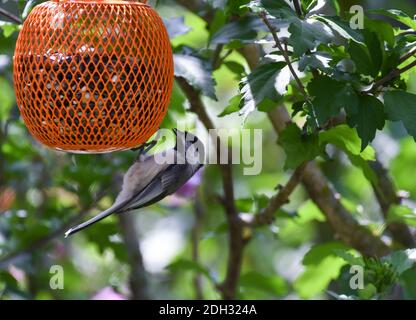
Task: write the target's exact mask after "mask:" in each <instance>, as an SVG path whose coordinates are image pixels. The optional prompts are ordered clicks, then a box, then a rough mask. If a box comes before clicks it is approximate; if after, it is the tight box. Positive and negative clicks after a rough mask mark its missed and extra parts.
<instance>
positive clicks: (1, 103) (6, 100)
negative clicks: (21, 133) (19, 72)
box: [0, 77, 15, 120]
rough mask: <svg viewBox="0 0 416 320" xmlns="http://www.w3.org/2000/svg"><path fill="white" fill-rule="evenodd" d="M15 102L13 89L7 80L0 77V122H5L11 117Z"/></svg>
mask: <svg viewBox="0 0 416 320" xmlns="http://www.w3.org/2000/svg"><path fill="white" fill-rule="evenodd" d="M14 100H15V98H14V91H13V88H12V87H11V86H10V84H9V82H8V81H7V80H6V79H5V78H3V77H0V120H4V119H6V118H7V117H8V116H9V112H10V108H11V107H12V106H13V103H14Z"/></svg>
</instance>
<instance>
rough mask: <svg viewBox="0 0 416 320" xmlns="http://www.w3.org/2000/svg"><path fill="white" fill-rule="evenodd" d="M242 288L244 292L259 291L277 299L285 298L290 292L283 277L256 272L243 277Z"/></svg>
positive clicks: (241, 279)
mask: <svg viewBox="0 0 416 320" xmlns="http://www.w3.org/2000/svg"><path fill="white" fill-rule="evenodd" d="M240 287H241V288H242V289H243V290H250V291H251V290H253V289H254V290H259V291H262V292H265V293H267V294H270V295H272V296H277V297H280V296H284V295H285V294H287V292H288V286H287V284H286V281H285V280H284V279H283V278H282V277H279V276H275V275H264V274H262V273H259V272H255V271H250V272H247V273H245V274H243V275H241V277H240Z"/></svg>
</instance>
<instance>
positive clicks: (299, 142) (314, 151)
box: [279, 123, 321, 169]
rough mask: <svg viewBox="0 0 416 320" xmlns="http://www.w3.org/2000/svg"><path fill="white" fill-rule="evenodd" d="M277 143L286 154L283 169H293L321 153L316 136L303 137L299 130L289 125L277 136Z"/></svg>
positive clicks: (292, 124) (294, 125) (295, 126)
mask: <svg viewBox="0 0 416 320" xmlns="http://www.w3.org/2000/svg"><path fill="white" fill-rule="evenodd" d="M279 143H280V145H281V146H282V147H283V149H284V150H285V153H286V161H285V168H286V169H295V168H296V167H298V166H299V165H300V164H302V163H303V162H305V161H309V160H312V159H314V158H315V157H317V156H318V155H319V154H320V153H321V148H320V146H319V139H318V136H317V135H303V134H302V131H301V130H300V128H299V127H298V126H297V125H296V124H294V123H291V124H289V125H288V126H287V127H286V128H285V129H284V130H283V131H282V132H281V133H280V135H279Z"/></svg>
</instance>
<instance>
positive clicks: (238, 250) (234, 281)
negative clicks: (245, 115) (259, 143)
mask: <svg viewBox="0 0 416 320" xmlns="http://www.w3.org/2000/svg"><path fill="white" fill-rule="evenodd" d="M176 81H177V83H178V84H179V86H180V87H181V89H182V91H183V92H184V94H185V96H186V97H187V99H188V101H189V104H190V110H191V111H192V112H194V113H195V114H196V115H197V116H198V118H199V120H200V121H201V122H202V124H203V125H204V126H205V128H206V129H207V130H210V129H214V128H215V127H214V123H213V122H212V120H211V118H210V117H209V116H208V114H207V112H206V109H205V106H204V104H203V102H202V100H201V97H200V94H199V93H198V92H197V91H196V90H195V89H194V88H193V87H192V86H191V85H189V84H188V82H186V80H185V79H183V78H180V77H177V78H176ZM214 142H215V143H216V145H217V155H219V154H220V151H221V141H220V139H219V137H217V141H214ZM228 154H229V155H230V154H231V153H230V152H228ZM218 166H219V168H220V170H221V176H222V183H223V188H224V198H223V201H222V203H223V205H224V208H225V212H226V217H227V223H228V230H229V249H228V252H229V257H228V262H227V273H226V276H225V280H224V282H223V283H222V284H221V285H219V286H218V288H219V289H220V290H221V292H222V296H223V298H224V299H235V295H236V292H237V286H238V280H239V278H240V271H241V264H242V259H243V250H244V246H245V241H244V239H243V232H242V230H243V222H242V220H241V218H240V217H239V215H238V211H237V208H236V207H235V201H234V186H233V174H232V167H231V162H230V161H227V163H226V164H219V165H218Z"/></svg>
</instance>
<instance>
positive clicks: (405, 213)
mask: <svg viewBox="0 0 416 320" xmlns="http://www.w3.org/2000/svg"><path fill="white" fill-rule="evenodd" d="M387 219H388V221H389V222H402V223H405V224H407V225H409V226H412V227H416V212H415V210H413V209H411V208H409V207H408V206H405V205H392V206H390V208H389V211H388V213H387Z"/></svg>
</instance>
